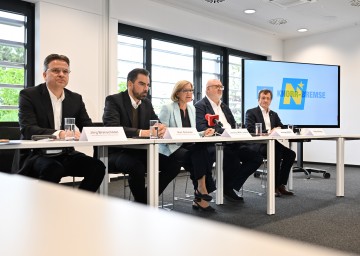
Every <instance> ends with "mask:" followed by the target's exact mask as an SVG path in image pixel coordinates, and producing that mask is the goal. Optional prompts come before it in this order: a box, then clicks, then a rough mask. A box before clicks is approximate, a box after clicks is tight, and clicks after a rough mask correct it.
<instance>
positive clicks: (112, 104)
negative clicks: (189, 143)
mask: <svg viewBox="0 0 360 256" xmlns="http://www.w3.org/2000/svg"><path fill="white" fill-rule="evenodd" d="M149 87H150V73H149V71H147V70H146V69H139V68H137V69H134V70H132V71H130V72H129V74H128V77H127V90H126V91H124V92H120V93H118V94H114V95H110V96H108V97H106V100H105V109H104V115H103V122H104V125H105V126H122V127H123V128H124V131H125V134H126V136H127V137H130V138H131V137H137V136H141V137H149V135H150V130H149V121H150V120H158V117H157V115H156V114H155V112H154V108H153V106H152V104H151V101H150V100H149V99H148V98H146V96H147V94H148V91H149ZM165 131H166V127H165V126H164V125H162V124H159V126H158V136H159V137H160V138H161V137H163V135H164V134H165ZM171 158H172V157H171V156H170V157H167V156H165V155H162V154H159V169H160V174H159V193H160V194H161V193H162V192H163V191H164V189H165V188H166V186H167V185H168V184H169V183H170V182H171V181H172V180H173V179H174V178H175V177H176V176H177V174H178V173H179V171H180V166H179V165H178V164H177V161H176V160H175V159H171ZM146 166H147V155H146V151H145V150H141V149H120V148H109V169H110V171H111V170H116V171H119V172H124V173H128V174H129V186H130V189H131V191H132V193H133V196H134V198H135V201H136V202H139V203H144V204H145V203H146V202H147V193H146V188H145V173H146V169H147V168H146Z"/></svg>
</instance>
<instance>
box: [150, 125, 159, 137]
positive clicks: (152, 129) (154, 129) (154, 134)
mask: <svg viewBox="0 0 360 256" xmlns="http://www.w3.org/2000/svg"><path fill="white" fill-rule="evenodd" d="M158 126H159V121H158V120H150V139H157V138H159V129H158V128H159V127H158Z"/></svg>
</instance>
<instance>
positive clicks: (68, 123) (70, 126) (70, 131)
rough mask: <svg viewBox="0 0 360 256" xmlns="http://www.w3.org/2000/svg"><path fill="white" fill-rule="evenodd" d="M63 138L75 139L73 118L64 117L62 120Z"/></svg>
mask: <svg viewBox="0 0 360 256" xmlns="http://www.w3.org/2000/svg"><path fill="white" fill-rule="evenodd" d="M64 131H65V140H75V118H73V117H66V118H65V122H64Z"/></svg>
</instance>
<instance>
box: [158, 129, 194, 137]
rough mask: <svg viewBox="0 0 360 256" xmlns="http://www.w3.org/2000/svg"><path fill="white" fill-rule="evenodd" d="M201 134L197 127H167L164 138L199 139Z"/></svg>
mask: <svg viewBox="0 0 360 256" xmlns="http://www.w3.org/2000/svg"><path fill="white" fill-rule="evenodd" d="M198 138H200V135H199V133H198V131H197V130H196V129H195V128H174V127H170V128H166V132H165V134H164V139H198Z"/></svg>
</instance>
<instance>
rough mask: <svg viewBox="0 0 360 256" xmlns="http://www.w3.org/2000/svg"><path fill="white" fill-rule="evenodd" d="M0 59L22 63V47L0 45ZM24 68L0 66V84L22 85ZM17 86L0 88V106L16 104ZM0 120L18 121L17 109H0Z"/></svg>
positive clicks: (17, 96) (17, 97)
mask: <svg viewBox="0 0 360 256" xmlns="http://www.w3.org/2000/svg"><path fill="white" fill-rule="evenodd" d="M0 61H2V62H5V63H6V62H9V64H11V63H24V48H22V47H11V46H2V45H0ZM24 79H25V74H24V69H23V68H21V69H19V68H12V67H0V84H6V85H22V86H23V85H24ZM19 91H20V89H18V88H10V87H6V88H0V106H17V105H18V101H19ZM0 121H18V110H17V109H0Z"/></svg>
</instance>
